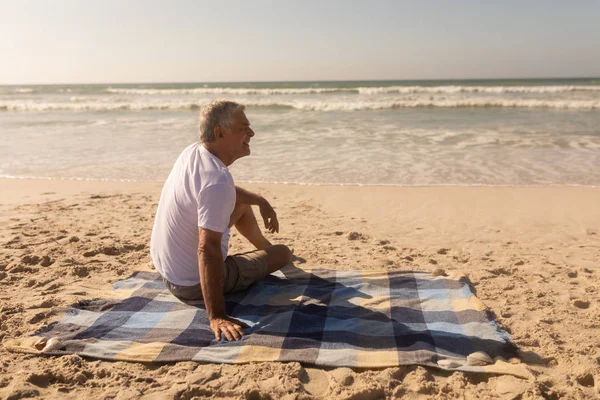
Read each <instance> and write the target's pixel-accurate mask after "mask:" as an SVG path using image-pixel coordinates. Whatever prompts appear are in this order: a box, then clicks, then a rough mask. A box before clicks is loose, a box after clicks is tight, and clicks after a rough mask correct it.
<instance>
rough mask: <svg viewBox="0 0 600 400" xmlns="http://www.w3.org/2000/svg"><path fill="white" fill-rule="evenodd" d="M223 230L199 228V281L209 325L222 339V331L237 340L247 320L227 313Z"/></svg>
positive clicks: (230, 338) (228, 338)
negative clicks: (222, 250) (244, 321)
mask: <svg viewBox="0 0 600 400" xmlns="http://www.w3.org/2000/svg"><path fill="white" fill-rule="evenodd" d="M222 235H223V234H222V233H220V232H215V231H211V230H209V229H204V228H198V268H199V271H200V284H201V286H202V296H203V298H204V304H205V306H206V312H207V314H208V318H209V320H210V328H211V330H212V331H213V332H214V334H215V339H216V340H219V339H220V336H221V333H222V334H223V335H224V336H225V338H227V340H230V341H231V340H234V339H235V340H238V339H240V338H241V337H242V335H243V334H244V330H243V328H244V327H247V325H246V324H244V323H242V322H240V321H237V320H235V319H233V318H230V317H229V316H227V314H226V313H225V298H224V296H223V268H225V266H224V265H223V254H222V253H221V237H222Z"/></svg>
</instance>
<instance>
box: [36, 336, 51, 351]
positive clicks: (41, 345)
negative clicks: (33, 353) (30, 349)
mask: <svg viewBox="0 0 600 400" xmlns="http://www.w3.org/2000/svg"><path fill="white" fill-rule="evenodd" d="M47 341H48V339H46V338H45V337H42V338H39V339H38V340H37V341H36V342H35V343H34V345H33V346H34V347H35V348H36V349H38V350H40V351H42V350H43V349H44V347H46V343H47Z"/></svg>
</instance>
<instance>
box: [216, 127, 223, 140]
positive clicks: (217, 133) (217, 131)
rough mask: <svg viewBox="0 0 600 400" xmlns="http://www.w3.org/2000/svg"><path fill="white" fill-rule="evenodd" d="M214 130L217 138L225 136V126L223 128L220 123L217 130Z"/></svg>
mask: <svg viewBox="0 0 600 400" xmlns="http://www.w3.org/2000/svg"><path fill="white" fill-rule="evenodd" d="M214 132H215V137H216V138H217V137H220V138H222V137H223V132H224V131H223V128H221V127H220V126H219V125H217V126H215V130H214Z"/></svg>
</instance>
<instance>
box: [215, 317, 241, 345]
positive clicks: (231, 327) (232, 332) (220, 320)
mask: <svg viewBox="0 0 600 400" xmlns="http://www.w3.org/2000/svg"><path fill="white" fill-rule="evenodd" d="M243 328H249V326H248V325H246V324H245V323H243V322H242V321H238V320H236V319H234V318H231V317H228V316H223V317H213V318H211V320H210V329H211V330H212V331H213V333H214V334H215V340H221V333H222V334H223V335H225V338H226V339H227V340H228V341H230V342H231V341H232V340H240V339H241V338H242V335H243V334H244V329H243Z"/></svg>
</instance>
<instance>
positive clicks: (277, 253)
mask: <svg viewBox="0 0 600 400" xmlns="http://www.w3.org/2000/svg"><path fill="white" fill-rule="evenodd" d="M232 226H235V228H236V229H237V230H238V232H239V233H240V234H241V235H242V236H243V237H245V238H246V239H248V241H249V242H250V243H252V245H254V247H256V248H257V249H258V250H264V251H265V252H266V253H267V270H268V273H269V274H270V273H273V272H275V271H278V270H280V269H281V268H282V267H283V266H285V265H287V264H289V263H290V262H291V261H292V251H291V250H290V249H289V247H287V246H285V245H283V244H276V245H272V244H271V242H269V241H268V240H267V238H266V237H265V236H264V235H263V233H262V231H261V230H260V227H259V226H258V222H257V220H256V217H255V216H254V212H253V211H252V207H251V206H249V205H248V204H240V203H236V204H235V208H234V210H233V212H232V213H231V219H230V221H229V227H232Z"/></svg>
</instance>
